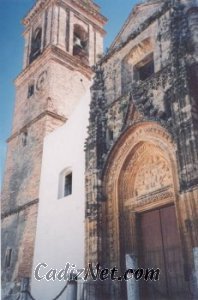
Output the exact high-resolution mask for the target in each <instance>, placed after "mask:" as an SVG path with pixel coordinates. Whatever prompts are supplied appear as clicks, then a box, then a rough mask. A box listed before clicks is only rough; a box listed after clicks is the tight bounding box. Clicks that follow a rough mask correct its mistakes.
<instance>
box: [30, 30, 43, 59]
mask: <svg viewBox="0 0 198 300" xmlns="http://www.w3.org/2000/svg"><path fill="white" fill-rule="evenodd" d="M41 39H42V29H41V28H37V29H36V30H35V32H34V33H33V36H32V43H31V52H30V63H31V62H33V61H34V60H35V59H36V58H37V57H38V56H39V55H40V54H41Z"/></svg>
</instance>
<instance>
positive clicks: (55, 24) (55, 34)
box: [52, 5, 58, 46]
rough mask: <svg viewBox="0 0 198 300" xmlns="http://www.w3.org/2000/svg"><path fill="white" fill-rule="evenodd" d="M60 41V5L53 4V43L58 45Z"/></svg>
mask: <svg viewBox="0 0 198 300" xmlns="http://www.w3.org/2000/svg"><path fill="white" fill-rule="evenodd" d="M57 43H58V6H57V5H54V6H53V14H52V44H53V45H55V46H56V45H57Z"/></svg>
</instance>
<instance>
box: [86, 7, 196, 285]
mask: <svg viewBox="0 0 198 300" xmlns="http://www.w3.org/2000/svg"><path fill="white" fill-rule="evenodd" d="M160 3H161V2H160ZM150 5H151V6H152V1H150ZM151 11H152V9H151ZM196 11H197V3H196V2H190V3H189V2H185V1H183V3H181V2H179V1H164V2H163V4H162V3H161V4H160V7H159V8H158V9H157V10H154V9H153V14H151V15H149V14H148V18H145V19H144V21H143V22H142V21H141V18H140V19H139V25H138V26H137V24H136V26H135V27H134V28H133V25H132V24H133V14H131V21H130V22H129V24H131V26H129V27H127V33H126V32H124V31H123V32H124V35H123V39H122V31H121V34H120V36H118V39H117V40H116V42H115V43H114V44H113V47H112V48H110V50H109V52H108V53H107V54H106V56H104V57H103V59H102V60H101V62H100V63H99V64H98V65H97V67H96V70H95V73H96V75H95V80H94V84H93V86H92V89H91V90H92V102H91V112H90V120H89V137H88V139H87V145H86V154H87V160H86V162H87V165H86V170H87V172H86V184H87V206H86V229H87V256H86V259H87V262H89V261H93V262H97V261H104V263H105V264H106V265H107V266H108V264H109V263H110V262H113V263H118V262H117V261H115V257H116V256H114V258H111V259H110V260H108V255H104V257H103V254H102V253H104V247H107V248H105V251H106V249H108V250H107V251H106V252H108V253H109V255H110V254H111V253H115V251H114V248H115V247H114V246H115V245H113V244H112V243H111V242H108V236H111V237H113V236H114V230H116V229H115V228H117V227H119V225H118V221H117V223H116V221H115V217H114V215H115V214H118V215H119V211H116V208H115V207H113V204H111V203H110V202H111V201H110V200H111V199H109V193H110V191H109V190H108V187H107V186H106V185H107V181H108V180H111V179H110V178H108V176H107V174H109V176H110V177H111V176H112V174H111V173H108V172H109V168H110V165H111V163H112V160H113V158H112V156H113V155H112V153H114V151H115V149H119V145H120V147H122V146H123V145H122V138H123V139H124V136H125V135H127V132H128V131H129V129H131V128H133V126H134V128H135V126H136V125H138V124H139V125H140V126H141V124H142V127H143V126H144V124H145V122H150V123H151V124H153V126H154V127H155V124H156V126H158V125H160V126H161V128H164V129H165V132H166V133H167V134H168V135H169V136H170V138H171V139H172V146H173V147H176V148H175V149H176V151H175V154H174V155H175V160H176V165H175V168H174V172H176V174H177V175H176V178H178V179H175V183H174V184H175V186H176V187H177V188H176V190H177V191H176V195H175V197H176V198H175V200H174V203H175V206H176V211H177V217H178V224H179V229H180V234H181V239H182V248H183V251H184V252H185V254H184V257H185V258H184V259H185V261H186V266H185V268H186V269H185V270H186V271H185V273H186V278H188V279H187V280H189V278H190V276H191V275H190V274H192V269H193V264H194V263H193V258H192V253H193V251H192V249H193V247H196V245H197V238H196V236H197V232H198V225H197V219H198V215H197V201H196V196H195V195H196V194H197V188H198V187H197V185H198V157H197V153H198V152H197V149H198V145H197V140H198V137H197V125H196V123H197V121H196V120H197V108H196V105H195V103H196V102H197V100H196V99H197V96H196V95H197V93H196V91H195V90H196V84H195V81H196V76H197V75H196V72H197V71H196V70H197V52H196V47H197V46H196V45H197V39H196V37H195V35H194V34H193V28H196V26H197V18H196V17H195V15H196ZM135 18H137V16H135ZM195 24H196V25H195ZM151 52H152V53H153V57H154V73H153V74H152V75H151V76H150V77H148V78H147V79H146V80H143V81H141V80H136V78H135V76H134V71H135V66H136V64H137V63H138V62H139V61H141V60H142V59H143V58H144V57H145V56H146V55H147V54H149V53H151ZM192 70H193V71H192ZM154 130H155V129H153V131H154ZM145 138H146V136H145ZM124 146H126V148H127V146H128V145H127V144H126V145H124ZM124 146H123V147H124ZM123 159H124V158H123ZM114 163H115V165H116V164H117V162H116V161H115V162H114ZM112 172H113V171H112ZM118 182H120V181H119V179H118V177H117V178H115V179H112V189H115V188H116V185H118ZM108 191H109V192H108ZM117 193H118V192H117ZM116 195H117V194H116V193H115V194H113V196H112V197H114V198H115V197H117V196H116ZM184 195H185V196H184ZM192 195H193V196H192ZM184 198H185V201H184V200H183V199H184ZM112 201H113V200H112ZM177 201H178V202H177ZM184 202H185V204H184ZM190 206H191V208H190ZM192 207H193V209H192ZM109 211H111V213H112V215H108V212H109ZM187 211H188V213H187ZM187 214H190V216H189V217H187ZM112 218H114V221H115V223H111V219H112ZM120 218H122V216H120ZM188 218H189V220H188ZM187 220H188V221H187ZM108 223H111V224H113V225H112V227H108ZM184 223H186V224H187V223H189V224H191V225H192V224H194V225H192V226H191V225H190V227H189V228H188V232H187V231H186V229H184V227H183V226H184ZM116 226H117V227H116ZM108 230H109V231H108ZM111 230H112V231H111ZM114 239H116V237H115V236H114ZM116 243H117V244H116V245H117V246H116V247H117V249H119V247H120V246H119V245H120V243H121V241H117V242H116ZM104 245H105V246H104ZM118 251H119V250H118ZM106 252H105V253H106ZM112 256H113V254H112Z"/></svg>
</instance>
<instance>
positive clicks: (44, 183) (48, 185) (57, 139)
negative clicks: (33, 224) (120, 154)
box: [31, 92, 90, 300]
mask: <svg viewBox="0 0 198 300" xmlns="http://www.w3.org/2000/svg"><path fill="white" fill-rule="evenodd" d="M89 102H90V93H89V92H88V93H87V94H86V96H85V97H83V98H82V99H81V100H80V102H79V104H78V106H77V108H76V109H75V111H74V113H73V114H72V115H71V117H70V119H69V120H68V121H67V123H66V124H65V125H63V126H62V127H60V128H58V129H57V130H55V131H54V132H52V133H51V134H49V135H48V136H47V137H46V138H45V141H44V152H43V161H42V171H41V183H40V195H39V199H40V200H39V212H38V221H37V232H36V243H35V253H34V262H33V275H32V283H31V292H32V295H33V296H34V297H35V298H36V299H37V300H43V299H45V300H48V299H49V300H50V299H53V298H54V297H55V296H56V295H57V294H58V293H59V292H60V290H61V289H62V288H63V286H64V284H65V282H64V281H59V280H58V279H56V280H55V281H53V280H51V281H46V280H45V279H42V280H41V281H37V280H36V279H35V278H34V270H35V267H36V266H37V265H38V264H39V263H46V264H47V265H48V267H46V268H41V270H40V275H41V276H43V275H45V274H46V273H47V271H49V270H50V269H51V268H54V269H58V270H60V269H63V268H64V267H65V265H66V263H67V262H69V263H70V264H75V265H76V266H77V268H82V267H84V240H85V233H84V213H85V177H84V172H85V152H84V143H85V139H86V136H87V126H88V117H89ZM65 168H70V169H71V170H72V176H73V180H72V195H69V196H67V197H65V198H61V199H59V197H58V194H59V193H58V190H59V175H60V173H61V172H62V171H63V170H64V169H65ZM60 299H65V295H63V296H62V297H61V298H60Z"/></svg>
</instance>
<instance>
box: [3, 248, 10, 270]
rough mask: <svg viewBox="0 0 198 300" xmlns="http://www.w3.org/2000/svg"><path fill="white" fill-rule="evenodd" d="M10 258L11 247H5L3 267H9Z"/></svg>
mask: <svg viewBox="0 0 198 300" xmlns="http://www.w3.org/2000/svg"><path fill="white" fill-rule="evenodd" d="M11 258H12V249H11V248H7V249H6V254H5V267H6V268H9V267H10V265H11Z"/></svg>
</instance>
